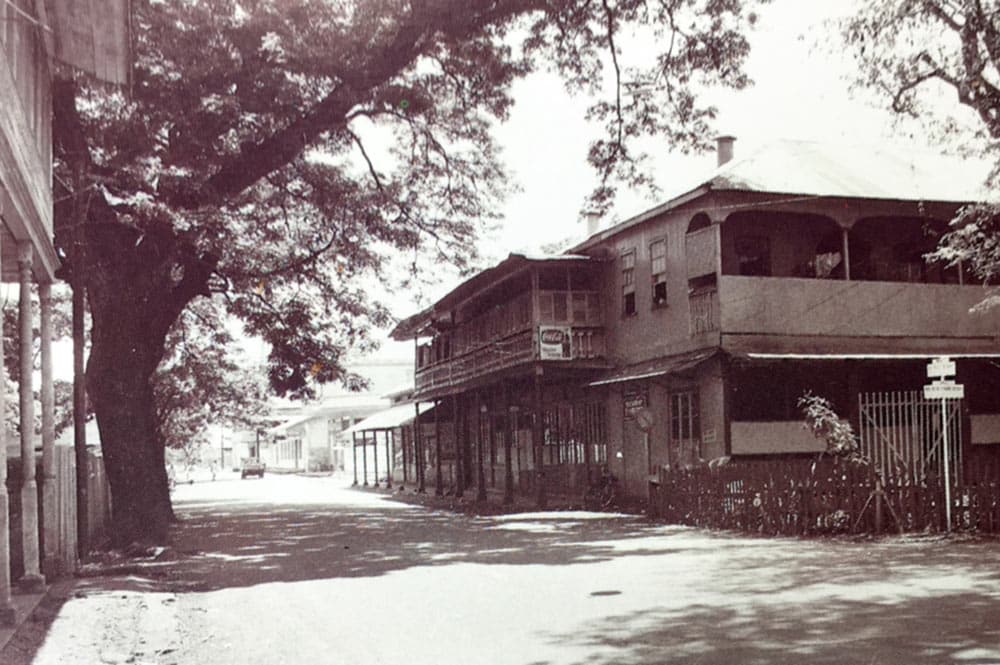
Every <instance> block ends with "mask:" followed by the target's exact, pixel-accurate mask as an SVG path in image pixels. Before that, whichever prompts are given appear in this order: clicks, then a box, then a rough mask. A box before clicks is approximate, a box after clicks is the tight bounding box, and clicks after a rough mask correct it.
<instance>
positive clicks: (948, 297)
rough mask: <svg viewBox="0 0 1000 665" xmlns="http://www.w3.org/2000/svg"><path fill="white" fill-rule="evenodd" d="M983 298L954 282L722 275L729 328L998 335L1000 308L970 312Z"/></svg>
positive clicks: (770, 331)
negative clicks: (922, 282) (921, 282)
mask: <svg viewBox="0 0 1000 665" xmlns="http://www.w3.org/2000/svg"><path fill="white" fill-rule="evenodd" d="M984 296H985V292H984V290H983V289H982V287H978V286H957V285H950V284H910V283H902V282H861V281H843V280H823V279H805V278H792V277H781V278H778V277H741V276H735V275H725V276H723V277H721V278H720V280H719V307H720V319H721V328H722V332H723V333H748V334H766V335H832V336H837V335H847V336H874V337H945V338H946V337H984V338H990V339H992V338H993V336H994V335H996V334H997V332H998V331H1000V312H988V313H986V314H978V313H972V312H970V310H971V309H972V307H974V306H975V305H976V304H977V303H979V302H980V301H981V300H982V299H983V297H984Z"/></svg>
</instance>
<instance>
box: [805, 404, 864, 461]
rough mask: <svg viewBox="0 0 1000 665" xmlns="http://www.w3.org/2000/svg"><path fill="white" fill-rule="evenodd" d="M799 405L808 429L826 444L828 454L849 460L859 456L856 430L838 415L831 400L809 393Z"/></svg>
mask: <svg viewBox="0 0 1000 665" xmlns="http://www.w3.org/2000/svg"><path fill="white" fill-rule="evenodd" d="M798 405H799V409H801V410H802V417H803V419H804V420H805V426H806V428H808V429H809V431H811V432H812V433H813V436H815V437H816V438H818V439H823V440H824V441H825V442H826V452H827V453H828V454H831V455H838V456H841V457H849V458H856V457H857V456H858V454H859V453H858V440H857V437H856V436H855V435H854V428H853V427H851V423H850V422H848V421H846V420H844V419H843V418H841V417H840V416H839V415H837V412H836V411H834V409H833V405H832V404H830V401H829V400H827V399H826V398H824V397H820V396H819V395H814V394H812V393H811V392H807V393H806V394H804V395H803V396H802V397H800V398H799V402H798Z"/></svg>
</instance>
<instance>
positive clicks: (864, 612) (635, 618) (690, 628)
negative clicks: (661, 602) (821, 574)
mask: <svg viewBox="0 0 1000 665" xmlns="http://www.w3.org/2000/svg"><path fill="white" fill-rule="evenodd" d="M997 610H998V605H997V599H996V598H991V597H988V596H985V595H980V594H975V593H972V594H946V595H943V596H934V597H928V598H906V599H901V600H899V601H897V602H858V601H843V600H840V601H838V600H831V599H827V600H825V601H823V602H813V603H796V602H782V603H768V604H760V605H743V606H739V607H733V606H723V607H720V606H705V605H690V606H687V607H684V608H679V609H677V610H676V611H666V610H648V611H642V612H636V613H632V614H627V615H622V616H614V617H609V618H607V619H604V620H602V621H600V622H597V623H595V624H592V625H586V626H582V627H581V628H580V630H579V631H577V632H574V633H573V634H572V635H554V636H552V637H551V639H552V640H553V641H554V642H557V643H560V644H582V645H583V646H584V647H586V648H587V649H588V650H590V652H591V653H592V654H593V655H592V656H591V657H589V658H588V659H586V660H584V661H581V662H580V663H579V665H612V664H618V663H632V664H635V665H645V664H649V665H653V664H654V663H655V664H657V665H660V664H663V663H670V664H675V663H676V664H685V665H688V664H690V665H695V664H708V663H711V664H714V665H721V664H726V663H733V664H737V663H738V664H740V665H758V664H759V665H800V664H802V663H809V664H810V665H855V664H858V665H861V664H863V665H872V664H877V665H894V664H899V665H904V664H905V665H945V664H947V663H956V664H958V663H964V664H967V665H972V664H984V665H985V664H986V663H992V664H995V663H997V662H1000V627H998V625H997V622H996V619H995V617H996V616H997ZM959 617H960V621H954V619H955V618H959Z"/></svg>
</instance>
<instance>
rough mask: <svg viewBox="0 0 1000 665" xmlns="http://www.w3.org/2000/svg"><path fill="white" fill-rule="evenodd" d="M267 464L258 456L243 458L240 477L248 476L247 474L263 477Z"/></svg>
mask: <svg viewBox="0 0 1000 665" xmlns="http://www.w3.org/2000/svg"><path fill="white" fill-rule="evenodd" d="M266 466H267V465H266V464H264V463H263V462H261V461H260V460H259V459H258V458H256V457H247V458H246V459H244V460H243V466H242V468H240V478H246V477H247V476H257V477H258V478H263V477H264V469H265V467H266Z"/></svg>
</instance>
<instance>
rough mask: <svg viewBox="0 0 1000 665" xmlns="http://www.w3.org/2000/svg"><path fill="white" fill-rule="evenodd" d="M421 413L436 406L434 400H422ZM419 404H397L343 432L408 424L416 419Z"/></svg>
mask: <svg viewBox="0 0 1000 665" xmlns="http://www.w3.org/2000/svg"><path fill="white" fill-rule="evenodd" d="M419 405H420V413H422V414H423V413H427V412H428V411H430V410H431V409H432V408H434V402H420V403H419ZM416 406H417V404H416V403H414V402H409V403H407V404H397V405H396V406H393V407H390V408H388V409H386V410H384V411H379V412H378V413H373V414H372V415H370V416H368V417H367V418H365V419H364V420H362V421H361V422H359V423H355V424H354V425H352V426H351V427H348V428H347V429H345V430H344V431H343V432H341V434H342V435H343V434H356V433H358V432H370V431H373V430H390V429H395V428H397V427H402V426H404V425H408V424H410V423H411V422H413V420H415V419H416V415H417V409H416Z"/></svg>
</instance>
